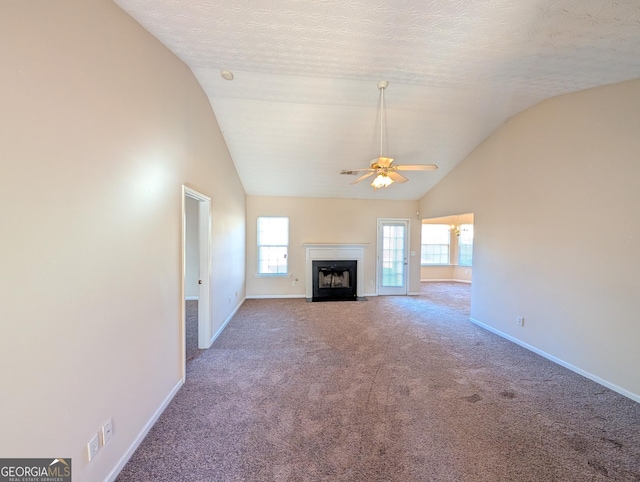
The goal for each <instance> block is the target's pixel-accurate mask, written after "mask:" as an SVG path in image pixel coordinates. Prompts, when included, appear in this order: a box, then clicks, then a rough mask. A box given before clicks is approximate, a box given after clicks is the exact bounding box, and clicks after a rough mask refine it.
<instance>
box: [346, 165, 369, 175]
mask: <svg viewBox="0 0 640 482" xmlns="http://www.w3.org/2000/svg"><path fill="white" fill-rule="evenodd" d="M362 171H372V172H373V169H371V168H370V167H367V168H365V169H343V170H342V171H340V174H347V175H356V174H359V173H360V172H362Z"/></svg>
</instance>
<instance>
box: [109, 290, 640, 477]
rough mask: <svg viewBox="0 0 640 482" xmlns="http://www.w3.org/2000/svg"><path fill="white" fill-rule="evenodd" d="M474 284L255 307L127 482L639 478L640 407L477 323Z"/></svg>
mask: <svg viewBox="0 0 640 482" xmlns="http://www.w3.org/2000/svg"><path fill="white" fill-rule="evenodd" d="M468 318H469V286H468V285H464V284H454V283H428V284H425V286H424V293H423V295H421V296H410V297H371V298H369V301H363V302H333V303H332V302H329V303H307V302H305V301H304V300H301V299H278V300H247V301H246V302H245V303H244V305H243V306H242V307H241V308H240V310H239V311H238V313H237V314H236V316H235V317H234V319H233V320H232V321H231V322H230V323H229V325H228V327H227V328H226V329H225V331H224V332H223V333H222V335H221V336H220V337H219V339H218V340H217V341H216V342H215V344H214V346H213V347H212V348H211V349H209V350H207V351H205V352H203V353H202V355H200V356H199V357H197V358H195V359H194V360H193V361H192V362H190V363H189V364H188V368H187V370H188V376H187V381H186V383H185V385H184V387H183V388H182V389H181V390H180V392H179V393H178V394H177V395H176V397H175V399H174V400H173V401H172V403H171V404H170V405H169V407H168V408H167V410H166V411H165V412H164V414H163V415H162V416H161V417H160V419H159V421H158V422H157V423H156V425H155V426H154V427H153V429H152V430H151V432H150V433H149V435H148V436H147V438H146V439H145V440H144V441H143V443H142V444H141V445H140V447H139V448H138V450H137V451H136V453H135V454H134V455H133V457H132V458H131V460H130V461H129V463H128V464H127V465H126V466H125V468H124V469H123V471H122V473H121V474H120V476H119V477H118V479H117V480H118V481H120V482H126V481H136V482H141V481H154V482H155V481H302V480H304V481H307V480H308V481H316V480H318V481H491V482H495V481H599V480H603V481H604V480H619V481H640V430H639V428H640V404H637V403H635V402H633V401H632V400H629V399H627V398H625V397H623V396H621V395H619V394H617V393H614V392H612V391H610V390H608V389H606V388H604V387H602V386H600V385H597V384H595V383H593V382H591V381H589V380H587V379H585V378H583V377H581V376H579V375H577V374H575V373H573V372H570V371H568V370H567V369H565V368H562V367H560V366H558V365H555V364H553V363H551V362H550V361H547V360H545V359H543V358H541V357H539V356H538V355H535V354H533V353H531V352H528V351H526V350H525V349H523V348H521V347H519V346H517V345H515V344H513V343H510V342H508V341H506V340H504V339H502V338H500V337H498V336H496V335H494V334H492V333H490V332H487V331H485V330H482V329H481V328H479V327H477V326H475V325H473V324H472V323H470V322H469V321H468Z"/></svg>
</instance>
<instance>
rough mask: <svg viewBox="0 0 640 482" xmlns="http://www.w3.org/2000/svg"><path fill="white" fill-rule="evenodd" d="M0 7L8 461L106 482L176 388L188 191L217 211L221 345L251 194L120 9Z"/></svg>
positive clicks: (167, 65) (185, 93) (71, 4)
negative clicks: (107, 426)
mask: <svg viewBox="0 0 640 482" xmlns="http://www.w3.org/2000/svg"><path fill="white" fill-rule="evenodd" d="M0 9H1V11H2V13H1V15H0V52H1V57H2V59H3V60H2V75H0V96H1V97H2V101H1V105H2V108H1V109H0V136H2V142H0V163H1V172H2V175H0V220H1V225H2V235H1V237H2V250H0V271H1V272H2V276H1V277H0V316H1V317H2V318H1V323H0V340H2V349H1V350H0V366H1V367H2V370H1V371H0V385H1V386H2V390H1V392H2V394H1V395H0V427H2V436H0V454H1V455H2V457H58V456H64V457H71V458H72V459H73V480H74V481H76V482H82V481H96V480H105V478H107V477H108V476H109V474H111V473H112V471H113V470H114V469H115V468H117V467H118V464H120V463H121V462H122V460H123V457H125V456H126V454H128V453H129V450H130V449H131V447H132V444H134V443H135V441H136V440H137V438H138V436H139V434H140V433H141V431H142V430H143V429H144V427H145V425H146V424H147V423H148V422H149V421H150V420H151V419H152V417H153V416H154V414H155V413H156V411H157V410H158V409H159V408H160V407H161V405H162V404H163V402H165V401H166V400H167V397H168V396H169V395H170V394H171V393H172V391H173V390H175V389H176V388H177V387H178V386H179V384H180V380H181V377H182V368H181V367H182V359H181V357H182V356H183V353H182V349H183V343H184V341H183V338H182V337H183V334H182V326H181V323H180V320H181V296H182V293H181V291H182V287H181V282H180V279H181V269H182V267H181V230H182V224H181V223H182V221H181V209H182V208H181V202H182V200H181V198H182V191H181V190H182V187H181V186H182V185H183V184H184V183H186V184H188V185H189V186H191V187H193V188H194V189H197V190H199V191H201V192H203V193H204V194H207V195H209V196H211V197H212V199H213V202H212V204H213V214H212V220H213V239H214V241H213V252H212V257H213V263H214V266H215V267H216V269H215V270H214V272H213V277H212V279H211V292H212V296H213V300H212V305H213V307H214V308H213V315H212V319H211V324H212V328H213V331H214V332H215V331H216V330H217V328H219V327H220V326H221V325H222V324H223V323H224V322H225V321H226V320H227V319H228V318H229V316H230V315H231V314H232V312H233V310H234V308H235V306H234V305H235V303H233V304H229V303H227V296H231V295H232V294H233V293H235V292H236V291H238V292H239V293H240V299H242V298H243V297H244V265H245V196H244V192H243V189H242V186H241V184H240V182H239V179H238V176H237V174H236V172H235V169H234V167H233V164H232V162H231V159H230V157H229V154H228V152H227V149H226V146H225V144H224V142H223V139H222V136H221V134H220V131H219V128H218V126H217V123H216V120H215V117H214V115H213V113H212V111H211V108H210V106H209V103H208V101H207V98H206V96H205V95H204V93H203V92H202V90H201V89H200V87H199V85H198V84H197V82H196V80H195V78H194V77H193V75H192V74H191V72H190V71H189V69H188V68H187V67H186V66H185V65H184V64H183V63H182V62H180V61H179V60H178V59H177V58H176V57H175V56H174V55H172V54H171V53H169V51H168V50H167V49H166V48H164V47H163V46H162V45H161V44H160V43H159V42H158V41H156V40H155V39H153V38H152V37H151V36H150V35H149V34H148V33H147V32H145V31H144V30H143V29H142V28H141V27H140V26H139V25H138V24H137V23H136V22H134V21H133V20H132V19H131V18H130V17H128V16H127V15H125V14H124V13H123V12H122V11H121V10H120V9H119V8H118V7H116V6H115V5H114V4H113V3H112V2H110V1H107V0H65V1H62V2H45V1H40V2H36V1H29V2H20V1H11V2H3V4H2V6H1V7H0ZM234 299H235V298H234ZM222 300H224V302H223V301H222ZM109 417H113V427H114V436H113V439H112V440H111V441H110V443H109V444H108V445H107V446H105V447H103V448H102V449H101V450H100V452H99V453H98V454H97V457H96V458H95V459H94V460H93V461H92V462H91V463H88V462H87V455H86V444H87V442H88V441H89V439H90V438H91V437H92V436H93V435H94V434H95V433H96V432H97V431H98V430H99V427H100V426H101V425H102V424H103V423H104V422H105V421H106V420H107V419H108V418H109Z"/></svg>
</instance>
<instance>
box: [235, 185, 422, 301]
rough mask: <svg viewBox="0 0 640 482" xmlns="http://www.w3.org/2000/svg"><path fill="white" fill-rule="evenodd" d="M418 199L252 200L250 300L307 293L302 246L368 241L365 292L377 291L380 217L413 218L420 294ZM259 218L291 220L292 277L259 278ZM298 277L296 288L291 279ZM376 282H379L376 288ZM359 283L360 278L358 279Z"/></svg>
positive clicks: (413, 278)
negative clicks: (257, 226)
mask: <svg viewBox="0 0 640 482" xmlns="http://www.w3.org/2000/svg"><path fill="white" fill-rule="evenodd" d="M417 207H418V202H417V201H371V200H356V199H313V198H286V197H278V198H271V197H257V196H248V197H247V296H252V297H266V296H300V297H304V295H305V286H306V284H305V270H306V264H305V248H304V246H303V243H365V244H367V245H368V246H367V247H366V248H365V270H364V271H365V280H364V282H365V294H366V295H374V294H375V293H376V285H375V283H376V243H377V240H376V235H377V219H378V218H406V219H409V221H410V223H409V231H410V247H409V250H410V251H411V250H413V251H415V254H416V255H415V256H413V257H410V258H409V260H410V261H409V276H410V282H409V291H410V292H418V291H419V290H420V220H418V219H417V216H416V212H417ZM258 216H288V217H289V231H290V233H289V272H290V274H291V277H288V278H287V277H284V278H265V277H256V272H257V266H258V262H257V248H256V242H257V241H256V224H257V218H258ZM296 278H297V279H298V282H297V283H296V286H291V281H293V280H295V279H296ZM371 281H373V283H374V284H371ZM358 283H360V280H359V281H358Z"/></svg>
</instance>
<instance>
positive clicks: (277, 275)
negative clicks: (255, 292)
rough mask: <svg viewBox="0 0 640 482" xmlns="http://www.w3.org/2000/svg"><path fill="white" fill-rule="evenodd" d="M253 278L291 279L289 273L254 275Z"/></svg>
mask: <svg viewBox="0 0 640 482" xmlns="http://www.w3.org/2000/svg"><path fill="white" fill-rule="evenodd" d="M253 277H254V278H291V274H290V273H256V274H254V275H253Z"/></svg>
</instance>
